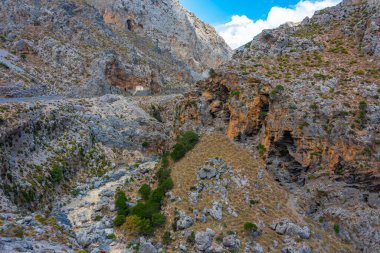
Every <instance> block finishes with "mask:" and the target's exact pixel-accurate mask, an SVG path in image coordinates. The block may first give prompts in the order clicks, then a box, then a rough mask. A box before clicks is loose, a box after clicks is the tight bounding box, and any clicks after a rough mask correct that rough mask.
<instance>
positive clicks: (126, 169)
mask: <svg viewBox="0 0 380 253" xmlns="http://www.w3.org/2000/svg"><path fill="white" fill-rule="evenodd" d="M155 165H156V162H145V163H142V164H140V165H133V166H128V165H122V166H119V167H117V168H116V169H115V170H113V171H111V172H109V173H107V174H106V175H105V176H104V177H103V178H102V179H100V180H99V179H97V178H96V179H95V180H89V181H90V183H88V185H85V186H83V187H82V188H89V190H88V191H85V192H84V193H81V194H80V196H78V197H75V198H73V199H71V200H70V201H69V203H67V204H66V205H65V206H63V207H62V209H61V210H62V211H63V212H64V213H65V214H67V217H68V219H69V220H70V223H71V226H72V231H73V232H74V233H75V237H76V239H77V242H78V244H79V245H80V246H81V247H83V248H88V249H91V252H101V251H106V252H114V253H118V252H125V249H126V248H127V243H126V242H123V241H121V240H116V236H115V231H114V229H113V219H114V216H115V215H116V212H115V208H114V195H115V192H116V191H117V189H118V188H121V187H123V186H124V185H126V184H128V182H129V180H130V179H131V178H136V176H137V177H138V176H139V174H140V173H142V172H145V171H146V170H147V169H149V170H153V169H154V167H155Z"/></svg>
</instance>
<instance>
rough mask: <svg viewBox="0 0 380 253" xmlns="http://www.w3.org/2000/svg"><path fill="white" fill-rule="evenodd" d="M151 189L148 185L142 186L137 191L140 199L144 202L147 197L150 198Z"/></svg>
mask: <svg viewBox="0 0 380 253" xmlns="http://www.w3.org/2000/svg"><path fill="white" fill-rule="evenodd" d="M151 191H152V189H151V188H150V186H149V185H147V184H143V185H142V186H141V187H140V189H139V193H140V195H141V197H142V198H143V199H144V200H148V199H149V196H150V193H151Z"/></svg>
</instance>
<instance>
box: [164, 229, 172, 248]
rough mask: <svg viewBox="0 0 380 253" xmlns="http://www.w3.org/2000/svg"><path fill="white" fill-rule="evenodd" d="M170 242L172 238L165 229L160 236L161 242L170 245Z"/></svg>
mask: <svg viewBox="0 0 380 253" xmlns="http://www.w3.org/2000/svg"><path fill="white" fill-rule="evenodd" d="M171 242H172V238H171V236H170V232H169V231H166V232H165V233H164V235H163V236H162V244H163V245H170V243H171Z"/></svg>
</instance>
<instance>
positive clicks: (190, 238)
mask: <svg viewBox="0 0 380 253" xmlns="http://www.w3.org/2000/svg"><path fill="white" fill-rule="evenodd" d="M186 241H187V243H188V244H190V245H194V243H195V232H194V231H191V234H190V235H189V236H188V237H187V239H186Z"/></svg>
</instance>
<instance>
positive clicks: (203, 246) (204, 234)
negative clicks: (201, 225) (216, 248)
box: [195, 228, 215, 252]
mask: <svg viewBox="0 0 380 253" xmlns="http://www.w3.org/2000/svg"><path fill="white" fill-rule="evenodd" d="M214 236H215V232H214V231H213V230H211V229H209V228H207V229H206V231H199V232H196V233H195V246H196V248H197V249H198V250H199V251H201V252H204V251H207V250H208V249H209V248H210V247H211V245H212V240H213V238H214Z"/></svg>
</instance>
